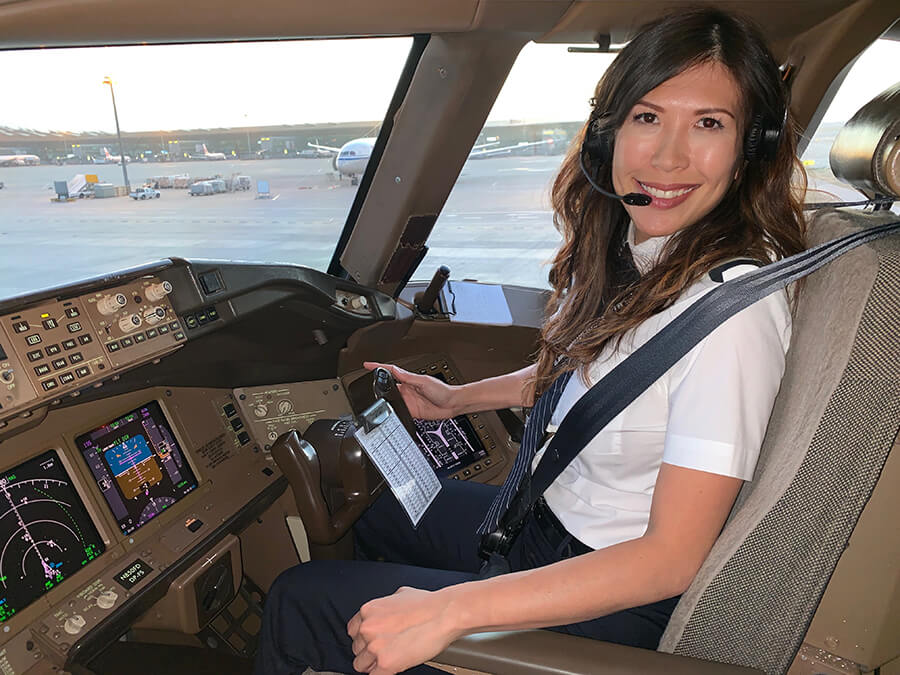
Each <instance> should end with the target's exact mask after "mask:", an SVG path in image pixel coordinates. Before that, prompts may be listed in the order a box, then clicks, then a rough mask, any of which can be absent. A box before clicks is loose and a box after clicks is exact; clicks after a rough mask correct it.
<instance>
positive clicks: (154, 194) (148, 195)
mask: <svg viewBox="0 0 900 675" xmlns="http://www.w3.org/2000/svg"><path fill="white" fill-rule="evenodd" d="M128 196H129V197H131V198H132V199H159V190H154V189H153V188H150V187H139V188H135V189H134V190H132V191H131V193H130V194H129V195H128Z"/></svg>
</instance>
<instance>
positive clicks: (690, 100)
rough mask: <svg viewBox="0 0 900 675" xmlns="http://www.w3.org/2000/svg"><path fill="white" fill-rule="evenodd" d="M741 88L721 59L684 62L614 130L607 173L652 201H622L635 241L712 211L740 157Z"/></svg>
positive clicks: (622, 188) (619, 186)
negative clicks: (631, 203) (683, 67)
mask: <svg viewBox="0 0 900 675" xmlns="http://www.w3.org/2000/svg"><path fill="white" fill-rule="evenodd" d="M740 101H741V96H740V91H739V89H738V85H737V83H736V82H735V81H734V78H732V76H731V74H730V73H729V72H728V70H726V69H725V67H724V66H722V65H720V64H718V63H708V64H702V65H698V66H694V67H693V68H689V69H688V70H685V71H684V72H682V73H680V74H678V75H676V76H675V77H673V78H671V79H669V80H666V81H665V82H663V83H662V84H661V85H659V86H658V87H656V89H653V90H651V91H649V92H648V93H647V94H645V95H644V96H643V97H642V98H641V100H640V101H638V103H637V105H635V106H634V107H633V108H632V109H631V111H630V112H629V113H628V116H627V117H626V119H625V122H624V123H623V125H622V127H621V128H620V129H619V131H618V132H617V133H616V140H615V146H614V148H615V149H614V152H613V164H612V181H613V186H614V188H615V190H616V192H617V193H618V194H625V193H628V192H638V193H643V194H648V195H650V196H651V197H652V198H653V201H652V203H651V204H650V205H649V206H625V208H626V209H627V210H628V213H629V215H630V216H631V218H632V220H633V221H634V225H635V242H636V243H641V242H642V241H644V240H646V239H648V238H650V237H659V236H662V235H667V234H672V233H674V232H677V231H678V230H681V229H683V228H685V227H687V226H688V225H691V224H693V223H695V222H697V220H698V219H700V218H702V217H703V216H704V215H706V214H707V213H709V212H710V211H711V210H712V209H713V208H714V207H715V206H716V204H718V203H719V201H720V200H721V199H722V197H723V196H724V194H725V192H726V191H727V190H728V187H729V186H730V185H731V183H732V181H733V180H735V174H736V173H737V170H738V163H739V161H740V159H741V142H742V134H741V130H742V128H743V120H742V117H741V104H740Z"/></svg>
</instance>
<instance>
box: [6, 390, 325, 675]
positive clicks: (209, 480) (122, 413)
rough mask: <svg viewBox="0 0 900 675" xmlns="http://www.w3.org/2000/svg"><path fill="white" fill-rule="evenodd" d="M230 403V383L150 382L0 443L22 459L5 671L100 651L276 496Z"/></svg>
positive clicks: (274, 479) (280, 485)
mask: <svg viewBox="0 0 900 675" xmlns="http://www.w3.org/2000/svg"><path fill="white" fill-rule="evenodd" d="M330 384H331V382H328V383H327V385H328V386H330ZM318 386H319V388H321V386H322V385H318ZM230 410H236V408H235V404H234V400H233V397H232V394H231V392H230V391H229V390H215V389H203V388H196V389H195V388H187V389H181V388H167V389H160V388H154V389H150V390H145V391H142V392H133V393H131V394H127V395H122V396H115V397H111V398H108V399H103V400H100V401H93V402H87V403H84V404H82V405H80V406H74V407H69V408H63V409H56V410H53V411H51V412H50V413H49V414H48V416H47V418H46V420H45V422H44V424H42V425H40V426H38V427H36V428H33V429H30V430H27V431H24V432H22V433H20V434H18V435H17V436H16V437H14V438H13V439H11V440H9V441H6V442H4V443H3V444H2V449H3V452H4V456H5V457H16V458H18V461H17V462H16V463H15V464H13V465H11V466H8V467H7V468H5V469H4V470H3V471H2V473H0V626H2V632H0V667H2V668H3V671H2V672H9V673H22V672H25V669H26V668H25V666H30V665H32V664H33V663H34V661H35V659H46V660H48V661H49V662H51V663H53V664H55V665H56V666H58V667H65V666H66V665H67V664H69V663H71V662H72V661H73V660H75V659H79V660H83V659H84V658H85V657H86V656H87V657H89V656H90V655H91V654H93V653H96V651H98V650H99V649H102V647H104V646H105V645H106V644H109V642H111V641H112V640H114V639H116V638H117V637H118V635H119V634H121V633H122V632H123V631H124V630H125V629H127V628H128V627H129V625H131V623H133V622H134V621H135V620H136V619H138V618H139V617H140V615H141V614H142V613H143V612H144V611H146V610H147V609H148V608H149V607H150V606H152V605H153V604H154V603H156V602H158V601H159V600H160V599H161V598H163V597H164V596H165V595H166V593H167V591H168V589H169V588H170V586H172V585H173V582H174V580H175V579H176V578H177V577H178V576H179V575H181V574H183V573H185V572H186V571H188V570H191V569H192V566H195V565H199V564H200V563H199V562H197V561H198V560H200V561H201V562H202V561H203V560H205V559H214V558H215V555H216V554H215V553H210V551H212V550H214V549H216V547H217V546H218V545H219V544H220V543H221V542H222V541H223V540H224V539H227V538H229V537H230V536H231V535H234V534H237V533H239V532H240V531H241V530H242V529H243V528H245V527H247V525H248V524H249V523H252V522H253V521H254V520H255V518H257V517H258V515H259V513H260V512H261V509H264V508H266V507H267V506H268V505H269V504H271V503H273V502H274V501H275V500H276V499H278V498H279V497H280V495H281V494H282V493H283V492H284V491H285V489H286V486H287V484H286V481H285V480H284V478H283V477H282V476H281V473H280V471H279V470H278V468H277V466H275V464H274V462H272V461H271V458H270V456H269V455H268V454H267V453H265V452H263V451H261V450H260V449H258V448H256V447H255V446H252V445H241V443H240V441H239V440H238V439H237V437H236V436H235V435H233V434H232V425H231V420H234V419H238V420H239V419H240V414H239V413H235V414H234V415H233V416H232V417H231V418H228V417H227V414H226V411H230ZM231 539H232V540H233V537H231ZM201 556H202V557H201ZM239 582H240V576H238V579H237V584H238V585H239ZM188 591H189V592H193V589H192V588H190V589H188ZM186 592H187V591H186ZM172 620H173V621H178V620H182V621H183V620H185V619H178V618H175V619H172ZM186 620H190V617H188V619H186ZM23 632H24V633H25V634H26V635H27V636H28V639H27V640H26V641H24V642H22V641H21V640H18V639H17V638H18V637H19V636H20V635H21V634H22V633H23Z"/></svg>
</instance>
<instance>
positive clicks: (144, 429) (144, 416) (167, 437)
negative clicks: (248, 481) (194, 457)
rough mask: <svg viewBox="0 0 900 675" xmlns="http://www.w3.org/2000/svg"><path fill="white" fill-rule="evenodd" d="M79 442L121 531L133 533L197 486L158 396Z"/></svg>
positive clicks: (79, 438) (77, 441)
mask: <svg viewBox="0 0 900 675" xmlns="http://www.w3.org/2000/svg"><path fill="white" fill-rule="evenodd" d="M75 442H76V444H77V445H78V449H79V450H81V454H82V455H83V456H84V459H85V461H87V464H88V467H89V468H90V470H91V473H92V474H93V475H94V480H96V481H97V485H98V486H99V487H100V491H101V492H102V493H103V497H104V498H105V499H106V503H107V504H109V508H110V509H111V510H112V512H113V515H114V516H115V518H116V520H117V521H118V522H119V527H120V528H121V530H122V534H131V533H132V532H134V531H135V530H136V529H138V528H139V527H140V526H141V525H143V524H144V523H146V522H148V521H150V520H151V519H153V518H154V517H156V516H157V515H159V514H160V513H162V512H163V511H164V510H165V509H167V508H168V507H170V506H172V504H174V503H175V502H177V501H178V500H179V499H181V498H182V497H184V496H185V495H186V494H187V493H188V492H190V491H191V490H193V489H194V488H196V487H197V479H196V477H195V476H194V472H193V471H191V467H190V466H189V465H188V463H187V460H186V459H185V457H184V454H183V453H182V451H181V448H179V447H178V442H177V441H176V440H175V436H174V435H173V434H172V427H171V426H170V425H169V422H168V420H166V417H165V415H163V411H162V408H160V406H159V403H158V402H157V401H151V402H150V403H147V404H146V405H143V406H141V407H140V408H138V409H137V410H132V411H131V412H130V413H128V414H127V415H122V416H121V417H119V418H118V419H115V420H113V421H112V422H110V423H108V424H104V425H103V426H101V427H98V428H96V429H94V430H93V431H90V432H88V433H86V434H82V435H81V436H79V437H78V438H77V439H75Z"/></svg>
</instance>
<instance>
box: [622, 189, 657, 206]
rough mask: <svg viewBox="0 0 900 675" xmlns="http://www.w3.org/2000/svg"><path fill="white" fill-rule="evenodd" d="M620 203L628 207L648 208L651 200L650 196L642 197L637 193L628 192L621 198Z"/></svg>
mask: <svg viewBox="0 0 900 675" xmlns="http://www.w3.org/2000/svg"><path fill="white" fill-rule="evenodd" d="M622 201H623V202H625V203H626V204H628V205H629V206H650V202H652V201H653V198H652V197H650V195H642V194H640V193H639V192H629V193H628V194H627V195H625V196H624V197H622Z"/></svg>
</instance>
